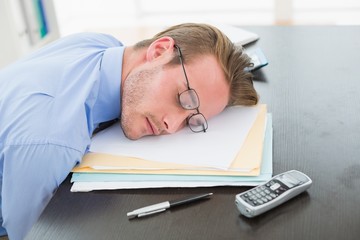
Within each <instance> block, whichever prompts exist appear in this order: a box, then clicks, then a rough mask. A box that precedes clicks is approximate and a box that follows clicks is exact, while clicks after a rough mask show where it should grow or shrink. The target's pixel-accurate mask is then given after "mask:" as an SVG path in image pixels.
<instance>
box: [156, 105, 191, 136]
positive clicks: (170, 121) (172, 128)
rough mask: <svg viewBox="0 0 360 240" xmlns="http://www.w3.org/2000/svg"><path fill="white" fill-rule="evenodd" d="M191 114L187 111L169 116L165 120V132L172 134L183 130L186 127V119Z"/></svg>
mask: <svg viewBox="0 0 360 240" xmlns="http://www.w3.org/2000/svg"><path fill="white" fill-rule="evenodd" d="M190 114H191V113H190V111H189V110H185V109H181V110H180V111H177V112H175V113H172V114H167V115H166V116H165V117H164V119H163V121H164V125H165V128H166V129H165V131H166V132H167V133H170V134H172V133H175V132H177V131H179V130H180V129H182V128H183V127H184V126H185V125H186V119H187V117H188V116H189V115H190Z"/></svg>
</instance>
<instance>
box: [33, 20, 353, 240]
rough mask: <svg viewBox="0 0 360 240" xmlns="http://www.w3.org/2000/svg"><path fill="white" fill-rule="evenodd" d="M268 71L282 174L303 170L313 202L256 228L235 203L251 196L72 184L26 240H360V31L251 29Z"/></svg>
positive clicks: (264, 75) (272, 215)
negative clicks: (144, 213)
mask: <svg viewBox="0 0 360 240" xmlns="http://www.w3.org/2000/svg"><path fill="white" fill-rule="evenodd" d="M247 29H249V30H252V31H254V32H256V33H258V34H259V35H260V36H261V39H260V40H259V41H258V42H257V43H256V44H257V45H258V46H260V47H261V48H262V49H263V51H264V53H265V55H266V56H267V58H268V60H269V65H268V66H267V67H265V68H264V69H263V70H260V71H258V72H257V73H256V79H257V81H256V82H255V85H256V88H257V90H258V92H259V93H260V95H261V101H262V102H264V103H267V104H268V110H269V112H271V113H272V114H273V127H274V140H273V158H274V164H273V166H274V174H278V173H281V172H283V171H286V170H290V169H298V170H300V171H303V172H305V173H307V174H308V175H309V176H310V177H311V178H312V179H313V186H312V187H311V188H310V189H309V191H308V192H306V193H304V194H301V195H299V196H298V197H296V198H294V199H292V200H290V201H289V202H287V203H286V204H284V205H282V206H280V207H278V208H276V209H274V210H272V211H270V212H268V213H266V214H264V215H262V216H259V217H257V218H254V219H247V218H245V217H242V216H239V213H238V211H237V209H236V207H235V204H234V198H235V195H236V194H237V193H239V192H243V191H245V190H247V189H249V188H248V187H216V188H192V189H181V188H176V189H145V190H118V191H98V192H90V193H71V192H70V186H71V185H70V183H69V178H68V179H66V181H65V182H64V183H63V184H62V185H61V186H60V188H59V189H58V191H57V193H56V194H55V197H54V198H53V199H52V201H51V202H50V204H49V205H48V206H47V208H46V209H45V211H44V213H43V214H42V215H41V217H40V219H39V221H38V222H37V223H36V225H35V226H34V227H33V228H32V230H31V232H30V234H29V235H28V238H27V239H37V240H38V239H52V240H57V239H72V240H74V239H86V240H91V239H132V240H136V239H148V240H151V239H154V240H159V239H179V240H184V239H196V240H201V239H207V240H208V239H243V240H244V239H276V240H279V239H286V240H288V239H292V240H296V239H301V240H303V239H325V240H328V239H342V240H344V239H359V236H360V207H359V204H360V41H359V39H360V27H351V26H349V27H330V26H329V27H327V26H326V27H248V28H247ZM204 192H213V193H214V196H213V197H212V198H211V199H210V200H206V201H204V202H197V203H194V204H191V205H189V206H179V207H177V208H174V209H171V210H169V211H166V212H164V213H160V214H157V215H153V216H150V217H147V218H141V219H134V220H131V221H129V220H128V219H127V217H126V213H127V212H129V211H131V210H134V209H136V208H139V207H142V206H146V205H149V204H152V203H157V202H161V201H165V200H169V199H176V198H180V197H184V196H187V195H189V194H198V193H204Z"/></svg>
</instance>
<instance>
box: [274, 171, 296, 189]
mask: <svg viewBox="0 0 360 240" xmlns="http://www.w3.org/2000/svg"><path fill="white" fill-rule="evenodd" d="M278 180H280V181H281V182H282V183H284V184H285V185H286V186H287V187H288V188H292V187H295V186H297V185H299V184H300V183H301V181H299V180H298V179H296V178H294V177H292V176H290V175H289V174H283V175H280V176H279V178H278Z"/></svg>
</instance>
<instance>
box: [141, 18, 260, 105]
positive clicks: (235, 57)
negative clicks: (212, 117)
mask: <svg viewBox="0 0 360 240" xmlns="http://www.w3.org/2000/svg"><path fill="white" fill-rule="evenodd" d="M164 36H167V37H171V38H173V39H174V40H175V43H176V45H178V46H179V47H180V48H181V52H182V55H183V58H184V62H191V61H192V60H194V59H196V58H197V57H201V56H202V55H206V54H212V55H214V56H215V57H216V59H217V60H218V62H219V64H220V66H221V68H222V69H223V72H224V75H225V78H226V79H227V81H228V83H229V86H230V99H229V101H228V105H244V106H251V105H256V104H257V103H258V100H259V98H258V94H257V93H256V90H255V88H254V86H253V81H252V80H253V75H252V74H251V73H250V72H248V71H246V70H245V69H246V68H248V67H251V66H252V63H251V62H250V58H249V57H248V55H246V54H245V53H244V50H243V48H242V47H241V46H238V45H235V44H233V43H232V42H231V41H230V39H229V38H228V37H227V36H226V35H225V34H223V33H222V32H221V31H220V30H219V29H217V28H215V27H213V26H211V25H208V24H197V23H184V24H180V25H175V26H172V27H169V28H167V29H165V30H164V31H162V32H160V33H158V34H156V35H155V36H154V37H153V38H151V39H146V40H143V41H141V42H138V43H137V44H136V45H135V46H134V47H135V49H137V48H143V47H147V46H149V45H150V44H151V43H152V42H153V41H155V40H157V39H159V38H161V37H164ZM169 64H179V59H178V56H177V55H176V56H174V59H173V60H172V61H171V62H170V63H169Z"/></svg>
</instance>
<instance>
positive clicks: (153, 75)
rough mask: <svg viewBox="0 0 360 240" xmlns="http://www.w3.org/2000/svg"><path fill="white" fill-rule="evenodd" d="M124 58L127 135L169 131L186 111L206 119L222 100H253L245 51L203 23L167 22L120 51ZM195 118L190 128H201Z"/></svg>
mask: <svg viewBox="0 0 360 240" xmlns="http://www.w3.org/2000/svg"><path fill="white" fill-rule="evenodd" d="M127 61H132V63H128V62H127ZM124 64H126V66H125V67H124V69H123V71H124V72H123V79H122V91H123V92H122V113H121V124H122V127H123V130H124V133H125V135H126V136H127V137H128V138H130V139H138V138H140V137H142V136H145V135H158V134H168V133H174V132H176V131H178V130H179V129H181V128H182V127H184V126H185V125H186V124H188V120H189V117H191V121H192V120H194V119H195V120H198V119H204V118H205V119H209V118H211V117H213V116H215V115H217V114H219V113H220V112H221V111H223V110H224V108H225V107H226V106H228V105H246V106H249V105H255V104H256V103H257V101H258V96H257V94H256V91H255V89H254V88H253V84H252V75H251V73H248V72H246V71H244V69H245V68H246V67H249V66H251V63H250V59H249V57H248V56H247V55H246V54H244V53H243V51H242V48H241V47H238V46H235V45H234V44H233V43H232V42H231V41H230V40H229V39H228V38H227V37H226V36H225V35H224V34H223V33H221V32H220V31H219V30H218V29H216V28H214V27H212V26H209V25H206V24H181V25H177V26H173V27H170V28H168V29H166V30H165V31H163V32H160V33H158V34H157V35H155V36H154V37H153V38H152V39H147V40H144V41H141V42H139V43H137V44H136V45H135V46H133V48H132V53H129V54H127V53H126V51H125V59H124ZM189 89H191V91H190V93H191V94H190V95H189V94H188V93H189V92H185V93H184V94H183V92H184V91H188V90H189ZM193 90H194V91H193ZM184 96H185V97H186V98H187V99H188V100H186V98H185V100H184V98H183V97H184ZM189 96H190V97H189ZM196 97H197V99H198V100H199V102H197V99H195V100H194V98H196ZM189 99H190V100H189ZM187 105H189V106H187ZM202 116H203V117H204V118H203V117H202ZM198 117H199V118H198ZM201 121H203V122H201V123H199V124H200V125H201V126H200V127H199V128H196V127H194V128H193V129H196V130H198V129H201V128H203V129H205V128H206V126H205V125H204V120H201ZM192 122H193V124H194V125H196V124H197V121H192ZM205 123H206V121H205Z"/></svg>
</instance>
